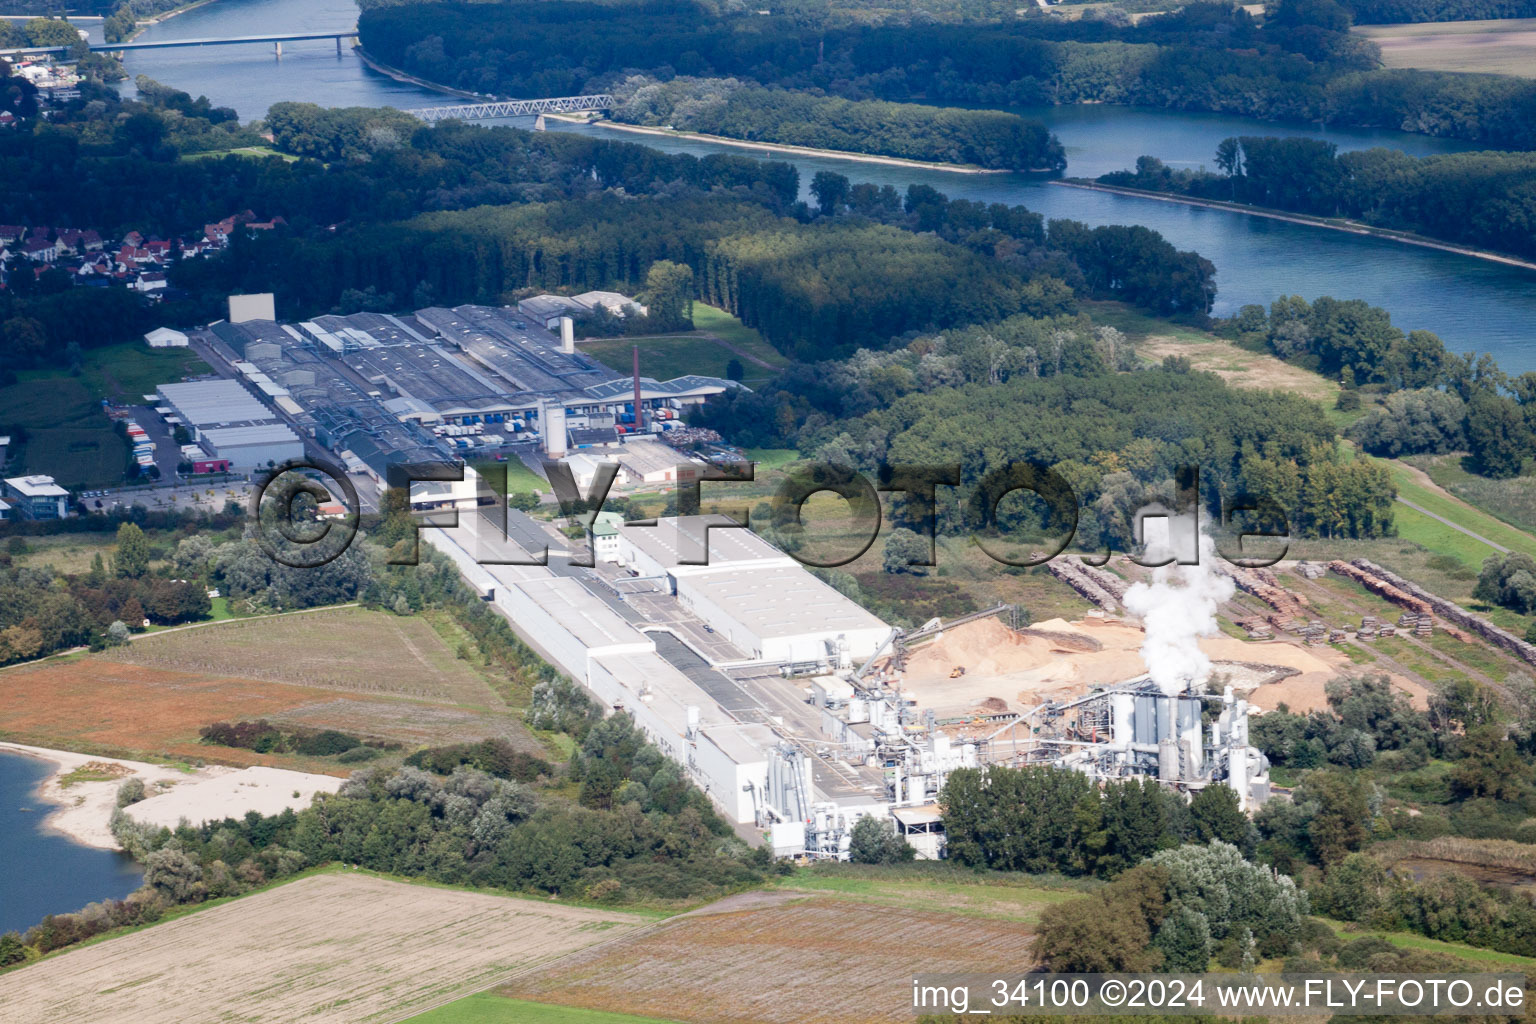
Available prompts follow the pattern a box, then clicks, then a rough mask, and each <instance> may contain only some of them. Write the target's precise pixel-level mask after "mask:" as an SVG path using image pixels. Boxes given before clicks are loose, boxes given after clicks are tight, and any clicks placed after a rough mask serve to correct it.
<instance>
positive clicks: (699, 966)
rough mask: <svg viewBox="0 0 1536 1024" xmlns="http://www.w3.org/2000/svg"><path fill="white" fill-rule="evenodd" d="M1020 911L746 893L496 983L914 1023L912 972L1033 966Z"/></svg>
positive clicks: (671, 1003) (809, 1018) (586, 1000)
mask: <svg viewBox="0 0 1536 1024" xmlns="http://www.w3.org/2000/svg"><path fill="white" fill-rule="evenodd" d="M909 884H911V885H912V886H914V887H915V889H916V890H919V891H920V890H922V889H923V888H924V884H923V883H921V882H913V883H909ZM1052 895H1054V893H1053V894H1052ZM913 898H917V899H922V898H923V897H921V896H914V897H913ZM1021 909H1023V908H1021ZM1022 916H1023V915H1020V916H1018V917H1013V918H1009V917H997V918H994V917H981V916H972V915H966V914H957V913H952V912H947V911H944V910H940V909H918V908H912V907H908V906H904V905H903V904H902V902H901V901H900V900H896V901H891V900H889V899H881V900H879V901H878V902H870V901H866V900H864V899H859V898H848V897H846V896H838V895H831V894H828V895H811V894H806V893H800V892H794V891H777V892H766V893H764V892H757V893H746V894H743V895H742V896H737V897H731V898H729V899H726V900H723V901H721V902H720V903H717V904H714V905H711V906H709V907H705V908H704V909H702V910H699V911H694V912H693V913H690V914H684V915H682V916H680V917H676V918H673V919H671V920H670V921H668V922H666V923H664V924H662V925H660V926H658V927H657V928H654V929H651V930H649V931H646V932H644V933H637V934H634V935H632V936H628V937H626V938H623V939H620V940H619V941H617V942H614V943H610V944H608V945H605V946H603V947H602V948H600V949H593V950H589V951H587V952H584V953H580V954H577V955H576V956H573V957H569V958H567V959H565V960H563V961H562V962H561V964H560V966H559V968H558V969H555V970H549V971H541V972H534V973H530V974H528V975H525V976H523V977H520V978H518V979H517V980H515V981H513V982H511V983H509V984H507V985H504V986H502V987H501V988H500V989H498V992H500V993H501V994H503V995H506V996H510V997H512V998H516V999H527V1000H532V1001H535V1002H540V1003H562V1004H566V1005H569V1006H577V1007H582V1008H585V1009H590V1010H603V1011H609V1012H625V1013H636V1014H639V1015H641V1016H642V1017H657V1018H662V1019H669V1018H671V1019H677V1020H681V1021H689V1022H694V1021H697V1022H700V1024H721V1022H742V1024H745V1022H753V1024H780V1022H782V1024H818V1022H829V1024H830V1022H837V1024H858V1022H866V1021H870V1022H872V1021H882V1022H884V1021H900V1020H910V1019H911V1010H910V998H911V977H912V974H913V973H914V972H925V971H931V972H936V973H945V972H953V973H965V972H986V971H997V970H1001V969H1007V970H1009V971H1018V972H1023V971H1025V970H1028V969H1029V967H1030V966H1031V965H1032V964H1033V962H1034V961H1033V959H1032V957H1031V954H1030V944H1031V941H1032V939H1033V933H1032V930H1031V928H1030V925H1029V924H1028V923H1027V922H1026V921H1024V920H1023V919H1022ZM504 1019H505V1020H507V1021H508V1022H509V1024H510V1022H512V1021H514V1020H521V1018H518V1017H514V1016H508V1017H506V1018H504Z"/></svg>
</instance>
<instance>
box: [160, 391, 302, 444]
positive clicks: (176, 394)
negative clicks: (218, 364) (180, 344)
mask: <svg viewBox="0 0 1536 1024" xmlns="http://www.w3.org/2000/svg"><path fill="white" fill-rule="evenodd" d="M156 395H157V396H158V397H159V400H160V404H162V405H165V406H168V407H169V408H170V410H171V411H172V413H174V414H175V415H176V416H177V417H178V418H179V419H180V420H181V422H182V423H184V424H186V427H187V429H188V430H190V431H192V432H193V436H194V437H196V436H197V433H198V432H199V431H201V430H202V429H203V428H205V427H234V426H249V425H251V424H255V423H271V422H273V421H275V420H276V419H277V416H276V415H275V414H274V413H273V412H272V410H271V409H268V408H267V407H266V406H265V405H263V404H262V403H261V402H260V401H258V400H257V399H256V396H254V395H252V394H251V393H250V392H249V391H247V390H246V389H245V387H244V386H243V385H242V384H240V382H238V381H233V380H199V381H192V382H191V383H188V384H162V385H160V387H159V388H158V389H157V390H156Z"/></svg>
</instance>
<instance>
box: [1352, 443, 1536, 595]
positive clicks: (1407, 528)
mask: <svg viewBox="0 0 1536 1024" xmlns="http://www.w3.org/2000/svg"><path fill="white" fill-rule="evenodd" d="M1375 461H1377V462H1378V463H1379V464H1381V465H1383V466H1385V467H1386V468H1387V470H1388V471H1389V472H1390V473H1391V474H1392V482H1393V483H1394V484H1396V485H1397V493H1398V495H1399V496H1400V497H1403V498H1405V499H1407V500H1408V501H1411V502H1413V503H1414V504H1415V505H1419V506H1421V507H1422V508H1424V509H1427V510H1428V511H1430V512H1433V513H1434V514H1435V515H1439V516H1444V517H1445V518H1446V519H1449V520H1450V521H1451V522H1453V523H1456V524H1458V525H1460V526H1463V527H1465V528H1467V529H1468V530H1471V531H1472V532H1473V533H1476V534H1478V535H1480V536H1483V537H1486V538H1487V539H1488V540H1491V541H1493V542H1494V543H1495V544H1501V545H1503V546H1504V547H1506V548H1509V549H1510V550H1511V551H1524V552H1525V553H1527V554H1529V555H1532V556H1533V557H1536V538H1533V537H1532V536H1531V535H1530V534H1528V533H1526V532H1524V531H1523V530H1518V529H1516V528H1515V527H1513V526H1510V525H1509V524H1508V523H1506V522H1504V521H1503V520H1501V519H1496V518H1494V517H1493V516H1491V515H1489V514H1488V513H1486V512H1483V511H1482V510H1480V509H1477V508H1473V507H1472V506H1471V505H1468V504H1466V503H1465V502H1462V501H1458V500H1457V499H1456V498H1453V497H1450V496H1448V495H1446V494H1443V493H1441V492H1439V491H1437V490H1435V489H1433V488H1430V487H1427V486H1425V485H1424V484H1423V483H1421V482H1420V481H1419V480H1417V479H1415V478H1414V476H1413V474H1412V473H1411V472H1409V470H1408V468H1407V467H1406V466H1403V465H1402V464H1401V463H1397V462H1394V461H1392V460H1388V459H1377V460H1375ZM1396 515H1397V531H1398V535H1399V536H1400V537H1402V538H1404V539H1405V540H1411V541H1413V542H1414V543H1415V544H1421V545H1423V546H1424V547H1426V548H1428V549H1429V550H1431V551H1434V552H1435V553H1437V554H1443V555H1450V556H1451V557H1453V558H1455V559H1457V560H1458V561H1460V562H1462V563H1463V564H1464V565H1466V566H1467V568H1469V569H1472V570H1474V571H1475V570H1477V569H1479V568H1481V566H1482V564H1483V559H1485V558H1487V557H1488V556H1489V555H1494V554H1497V553H1498V552H1496V551H1495V550H1494V549H1493V548H1491V547H1489V546H1488V545H1487V544H1484V543H1482V542H1481V541H1479V540H1477V539H1476V538H1473V537H1469V536H1467V535H1466V534H1464V533H1461V532H1460V531H1458V530H1453V529H1451V528H1450V527H1448V526H1446V525H1445V524H1444V523H1441V522H1438V521H1437V520H1435V519H1432V518H1430V517H1429V516H1426V515H1423V514H1422V513H1420V512H1417V511H1415V510H1413V509H1411V508H1408V507H1407V506H1405V505H1402V504H1399V505H1398V506H1397V507H1396Z"/></svg>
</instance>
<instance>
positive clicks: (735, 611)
mask: <svg viewBox="0 0 1536 1024" xmlns="http://www.w3.org/2000/svg"><path fill="white" fill-rule="evenodd" d="M706 544H707V546H706ZM616 560H617V561H618V563H619V564H620V565H623V566H626V567H628V568H629V569H631V570H633V571H634V572H636V573H638V574H639V575H640V576H643V577H651V578H655V579H658V580H665V581H666V586H667V589H668V590H669V591H670V592H671V593H673V594H675V595H676V596H677V600H678V603H679V604H681V605H682V606H683V607H684V608H686V609H688V610H689V611H690V612H692V613H693V614H694V615H695V616H697V617H698V618H700V619H702V620H703V621H704V622H706V623H708V624H709V626H710V627H711V628H712V629H714V630H715V631H716V632H717V633H719V634H720V635H721V636H722V637H724V638H725V639H727V640H729V641H731V643H733V644H735V645H736V646H737V647H739V648H741V649H742V650H743V651H746V652H747V653H748V655H749V656H750V657H751V658H752V659H753V660H755V661H764V662H771V663H774V664H783V665H812V664H818V663H828V662H830V663H831V664H834V665H844V666H846V665H847V664H848V663H849V662H851V661H853V660H862V659H864V658H867V657H869V656H870V655H871V654H873V653H875V651H876V650H877V649H878V648H879V647H880V645H881V644H882V643H883V642H884V641H885V639H886V637H887V636H889V634H890V631H891V628H890V626H888V625H886V624H885V623H884V622H881V621H880V620H879V619H877V618H875V616H873V615H871V614H870V613H869V612H867V611H865V610H864V609H863V608H861V607H860V606H859V605H857V604H855V603H854V602H852V601H850V600H849V599H848V598H846V597H844V596H843V595H842V594H839V593H838V592H837V591H835V590H833V589H832V588H831V587H829V586H827V585H826V584H825V583H823V582H822V581H821V580H819V579H817V578H816V577H815V576H813V575H811V573H810V572H809V571H807V570H806V569H805V567H804V566H802V565H800V564H799V563H798V562H796V561H795V560H794V559H793V558H790V557H789V556H788V555H786V554H785V553H784V552H782V551H780V550H779V549H778V548H775V547H774V546H773V545H772V544H769V543H768V542H767V541H765V540H763V539H762V538H761V537H759V536H757V534H755V533H752V532H751V531H750V530H745V529H741V528H740V527H738V526H736V524H735V523H734V522H733V521H732V520H730V519H728V518H726V517H725V516H690V517H676V516H674V517H671V518H667V519H659V520H657V521H656V525H655V526H641V525H629V526H624V527H621V528H620V529H619V543H618V558H617V559H616Z"/></svg>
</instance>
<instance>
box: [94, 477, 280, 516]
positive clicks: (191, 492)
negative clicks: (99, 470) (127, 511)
mask: <svg viewBox="0 0 1536 1024" xmlns="http://www.w3.org/2000/svg"><path fill="white" fill-rule="evenodd" d="M250 498H251V485H250V484H249V483H247V482H246V481H244V480H239V479H236V480H228V481H221V482H219V483H199V484H170V485H167V486H164V487H124V488H118V489H116V490H108V491H86V492H84V493H82V494H81V496H80V500H81V502H82V503H83V504H84V505H85V507H86V508H87V509H89V510H90V511H92V512H101V513H107V512H111V511H112V510H113V509H115V508H132V507H133V506H134V505H143V506H144V507H145V508H147V509H150V510H151V511H156V512H164V511H171V510H176V509H195V510H198V511H202V512H218V511H220V510H222V509H223V508H224V503H225V502H227V501H237V502H239V503H240V504H241V505H242V506H244V505H245V504H247V503H248V502H249V501H250Z"/></svg>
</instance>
